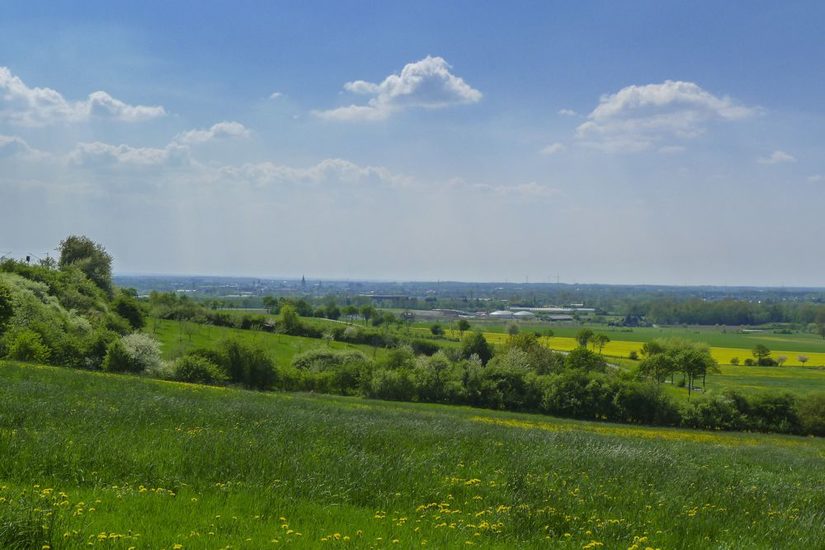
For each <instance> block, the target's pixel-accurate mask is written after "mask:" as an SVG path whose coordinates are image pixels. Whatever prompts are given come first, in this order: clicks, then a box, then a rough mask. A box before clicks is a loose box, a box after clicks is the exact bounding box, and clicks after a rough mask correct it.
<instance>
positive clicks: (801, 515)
mask: <svg viewBox="0 0 825 550" xmlns="http://www.w3.org/2000/svg"><path fill="white" fill-rule="evenodd" d="M0 487H2V489H0V503H2V504H0V546H3V547H9V546H10V544H11V543H10V542H9V541H12V540H14V537H15V536H17V537H20V538H21V540H25V541H29V543H30V546H29V547H37V548H40V547H41V545H42V544H50V545H51V547H52V548H80V547H87V546H93V547H97V546H101V547H107V548H129V547H136V548H168V549H171V548H221V547H231V548H265V547H272V546H278V545H281V544H289V545H292V546H295V547H312V548H314V547H319V546H322V545H333V546H338V545H347V546H351V547H361V548H394V547H399V548H413V547H416V548H418V547H421V546H422V545H428V546H432V547H436V548H444V547H458V546H470V545H473V546H479V547H487V548H493V547H498V548H512V547H522V548H546V547H548V546H553V547H558V548H576V549H581V548H601V547H604V548H646V547H651V548H697V547H705V548H817V547H822V545H823V544H825V440H822V439H816V438H797V437H785V436H768V435H751V434H729V433H710V432H699V431H682V430H675V429H652V428H641V427H631V426H622V425H610V424H599V423H588V422H575V421H564V420H556V419H549V418H547V417H541V416H533V415H525V414H507V413H496V412H490V411H482V410H476V409H470V408H464V407H443V406H432V405H417V404H403V403H387V402H379V401H364V400H360V399H355V398H335V397H328V396H310V395H301V394H272V393H254V392H246V391H240V390H227V389H219V388H211V387H205V386H194V385H185V384H177V383H169V382H161V381H156V380H151V379H146V378H137V377H129V376H117V375H107V374H101V373H89V372H84V371H73V370H68V369H61V368H53V367H35V366H30V365H19V364H12V363H8V362H4V363H0ZM36 510H40V511H39V512H38V511H36ZM49 513H50V514H51V516H48V517H47V514H49ZM44 522H45V523H47V524H48V525H50V526H51V527H50V528H49V529H48V530H46V531H45V532H43V531H42V530H38V529H37V528H36V527H38V526H40V525H41V524H42V523H44ZM27 529H29V530H27ZM27 533H28V534H27ZM32 533H33V534H32ZM38 533H39V534H38ZM3 537H5V538H3ZM38 537H39V538H38ZM44 537H45V538H44ZM46 539H49V540H46ZM634 545H635V546H634Z"/></svg>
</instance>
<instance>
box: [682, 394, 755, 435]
mask: <svg viewBox="0 0 825 550" xmlns="http://www.w3.org/2000/svg"><path fill="white" fill-rule="evenodd" d="M682 424H683V425H684V426H688V427H690V428H701V429H704V430H741V429H742V428H743V427H744V426H745V422H744V419H743V418H742V413H740V412H739V409H738V408H737V406H736V403H735V402H734V400H733V399H731V398H730V397H729V396H726V395H708V396H704V397H700V398H697V399H695V400H693V401H691V402H690V403H689V404H688V406H687V407H686V408H685V409H684V411H682Z"/></svg>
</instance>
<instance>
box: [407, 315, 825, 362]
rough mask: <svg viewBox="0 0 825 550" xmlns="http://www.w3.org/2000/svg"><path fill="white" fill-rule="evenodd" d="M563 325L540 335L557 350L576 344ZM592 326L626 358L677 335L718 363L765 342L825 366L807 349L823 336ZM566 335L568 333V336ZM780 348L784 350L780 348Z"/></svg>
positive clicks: (794, 358) (500, 338)
mask: <svg viewBox="0 0 825 550" xmlns="http://www.w3.org/2000/svg"><path fill="white" fill-rule="evenodd" d="M479 328H483V329H485V330H484V337H485V338H486V339H487V340H488V341H489V342H491V343H494V344H504V343H506V342H507V338H508V335H507V334H506V333H505V332H502V331H489V330H486V329H487V328H489V327H486V326H483V325H480V326H479ZM566 328H567V329H568V330H564V331H562V330H557V329H556V328H553V331H554V333H555V335H554V336H553V337H549V338H548V337H542V338H541V340H542V341H543V342H544V343H545V344H546V345H548V346H550V347H551V348H553V349H556V350H559V351H570V350H573V349H575V348H576V347H577V346H578V343H577V342H576V338H575V333H576V332H577V331H578V330H580V328H571V327H566ZM591 328H592V330H593V331H594V332H597V333H601V334H606V335H607V336H609V337H610V339H611V340H610V342H608V343H607V345H605V346H604V349H603V350H602V353H604V355H606V356H608V357H624V358H626V357H628V355H630V353H631V352H633V351H635V352H637V353H638V352H639V350H641V348H642V345H643V344H644V343H645V342H649V341H650V340H653V339H654V338H669V337H680V338H687V339H689V340H694V341H697V342H703V343H706V344H708V345H709V346H710V352H711V355H713V357H714V359H716V360H717V361H718V362H719V364H721V365H730V363H731V359H733V358H734V357H735V358H738V359H739V360H740V362H741V361H744V360H745V359H747V358H748V357H753V355H752V354H751V350H752V349H753V346H754V345H756V344H757V343H765V345H767V346H768V348H769V349H771V350H772V357H774V358H776V357H779V356H784V357H785V358H786V361H785V363H784V366H825V352H816V351H809V349H821V348H820V347H819V344H820V341H821V340H822V338H820V337H813V335H798V334H794V335H784V334H781V335H780V334H773V335H771V336H765V335H762V336H759V337H754V338H753V340H752V342H753V343H752V344H751V347H747V348H744V347H733V346H728V345H724V344H725V343H726V342H730V343H733V342H738V343H739V344H740V345H741V344H742V343H744V342H745V340H743V338H749V336H747V335H741V334H734V335H731V338H720V337H719V335H720V334H721V333H713V332H710V331H687V330H681V329H676V330H673V331H670V330H667V329H652V330H657V332H655V333H653V332H647V333H645V334H643V335H642V336H645V338H643V339H639V340H635V339H634V338H636V337H637V333H636V332H627V331H618V330H614V331H610V330H603V329H601V328H599V327H597V326H593V327H591ZM521 329H522V330H525V331H529V330H536V331H539V332H541V331H542V330H546V329H547V325H524V326H523V327H521ZM415 330H417V331H420V332H422V333H423V331H425V330H428V329H425V328H416V329H415ZM635 330H642V329H635ZM446 333H447V335H448V336H449V337H450V338H458V337H459V332H458V331H456V330H453V329H449V330H447V331H446ZM566 334H570V335H569V336H568V335H566ZM653 334H656V336H653ZM688 334H690V335H691V336H690V337H689V336H687V335H688ZM712 334H715V335H716V338H713V337H711V336H710V335H712ZM705 335H707V338H705ZM786 336H787V339H786ZM780 342H781V343H782V345H781V346H780V345H778V343H780ZM720 344H721V345H720ZM793 346H798V348H797V349H795V350H794V349H793ZM780 347H781V348H784V349H780ZM800 356H805V357H806V358H807V359H806V362H805V363H803V362H801V361H800V360H799V357H800Z"/></svg>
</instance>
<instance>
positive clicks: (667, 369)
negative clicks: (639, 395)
mask: <svg viewBox="0 0 825 550" xmlns="http://www.w3.org/2000/svg"><path fill="white" fill-rule="evenodd" d="M675 371H676V363H675V362H674V360H673V357H672V356H670V355H669V354H666V353H656V354H654V355H649V356H647V357H645V358H644V359H643V360H642V362H641V363H639V374H641V375H642V376H646V377H648V378H652V379H653V380H655V381H656V383H657V384H661V383H662V382H664V380H665V378H667V377H668V376H670V375H671V374H673V373H674V372H675Z"/></svg>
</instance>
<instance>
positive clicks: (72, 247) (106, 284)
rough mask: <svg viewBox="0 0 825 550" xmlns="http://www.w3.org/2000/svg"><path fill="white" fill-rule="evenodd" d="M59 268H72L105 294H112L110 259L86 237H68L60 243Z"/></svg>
mask: <svg viewBox="0 0 825 550" xmlns="http://www.w3.org/2000/svg"><path fill="white" fill-rule="evenodd" d="M59 265H60V267H61V268H64V267H68V266H73V267H76V268H78V269H80V270H81V271H82V272H83V273H85V274H86V276H87V277H88V278H89V279H90V280H91V281H92V282H93V283H95V284H96V285H97V286H98V287H99V288H100V289H102V290H103V291H105V292H106V293H107V294H109V295H111V294H112V257H111V256H110V255H109V253H108V252H106V249H105V248H103V246H102V245H100V244H98V243H96V242H94V241H92V240H91V239H89V238H88V237H85V236H78V235H70V236H69V237H66V238H65V239H64V240H63V241H61V242H60V262H59Z"/></svg>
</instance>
